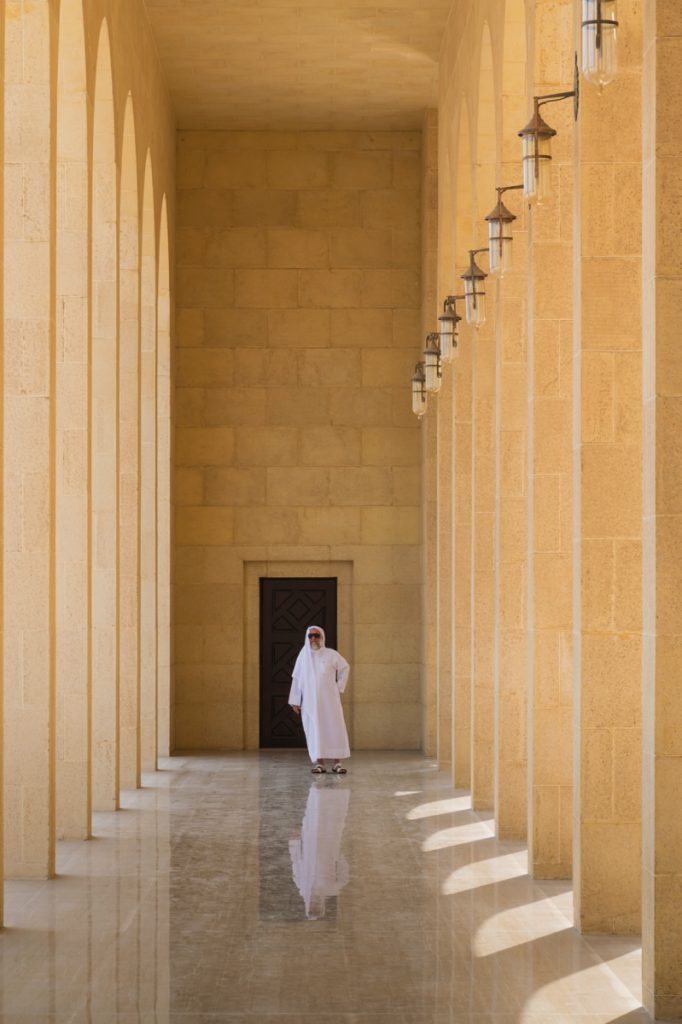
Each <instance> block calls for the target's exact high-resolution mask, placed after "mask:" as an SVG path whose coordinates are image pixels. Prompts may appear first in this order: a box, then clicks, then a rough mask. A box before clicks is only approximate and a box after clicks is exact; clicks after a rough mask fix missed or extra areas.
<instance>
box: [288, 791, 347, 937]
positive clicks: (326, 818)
mask: <svg viewBox="0 0 682 1024" xmlns="http://www.w3.org/2000/svg"><path fill="white" fill-rule="evenodd" d="M349 800H350V790H349V789H336V788H335V789H327V788H325V787H323V786H318V785H317V784H316V783H313V784H312V786H311V787H310V792H309V793H308V803H307V805H306V809H305V814H304V816H303V822H302V824H301V835H300V836H299V837H298V838H296V839H291V840H290V841H289V853H290V854H291V868H292V872H293V876H294V881H295V883H296V886H297V888H298V891H299V892H300V894H301V896H302V898H303V902H304V903H305V912H306V917H310V918H318V917H324V913H325V900H326V898H327V897H328V896H338V894H339V893H340V892H341V890H342V889H343V887H344V886H345V885H346V883H347V881H348V862H347V861H346V858H345V857H344V856H343V855H342V853H341V838H342V836H343V828H344V825H345V823H346V815H347V813H348V802H349Z"/></svg>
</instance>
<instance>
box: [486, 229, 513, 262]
mask: <svg viewBox="0 0 682 1024" xmlns="http://www.w3.org/2000/svg"><path fill="white" fill-rule="evenodd" d="M486 219H487V221H488V256H489V262H490V273H491V274H493V275H497V274H499V276H500V277H503V276H504V275H505V274H506V273H507V271H508V270H511V268H512V236H511V228H510V226H509V220H506V221H505V220H502V219H501V218H499V217H487V218H486Z"/></svg>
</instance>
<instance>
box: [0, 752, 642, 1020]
mask: <svg viewBox="0 0 682 1024" xmlns="http://www.w3.org/2000/svg"><path fill="white" fill-rule="evenodd" d="M349 767H350V771H349V774H348V775H347V776H346V777H345V778H336V777H333V776H331V775H326V776H322V777H320V778H319V779H313V778H312V776H311V775H310V774H309V770H308V768H309V766H308V764H307V761H306V760H305V755H304V753H303V752H286V753H284V752H272V753H269V752H261V753H260V754H258V753H254V754H235V755H230V756H224V757H218V756H216V757H201V758H200V757H194V758H189V757H187V758H182V757H175V758H171V759H167V760H165V761H164V762H163V770H162V771H160V772H157V773H155V774H154V775H148V776H146V777H145V784H146V788H144V789H143V790H140V791H137V792H132V793H129V794H127V798H126V801H125V807H124V809H123V810H122V811H120V812H118V813H116V814H114V813H112V814H99V815H97V816H96V832H97V835H96V838H95V839H93V840H92V841H91V842H87V843H63V844H60V851H59V859H58V870H59V877H58V878H57V879H56V880H55V881H52V882H49V883H47V882H45V883H24V882H11V883H9V884H8V886H7V901H8V907H7V923H8V928H7V930H6V931H5V932H4V933H2V934H1V935H0V955H1V957H2V959H1V965H2V970H1V974H0V985H1V996H0V1000H1V1001H0V1011H1V1013H0V1021H1V1022H3V1024H4V1022H10V1021H11V1022H18V1024H19V1022H21V1024H24V1022H26V1024H28V1022H30V1024H44V1022H48V1021H49V1022H53V1021H58V1022H60V1024H61V1022H65V1024H66V1022H74V1024H81V1022H82V1024H86V1022H87V1024H110V1022H111V1024H114V1022H116V1024H121V1022H126V1024H129V1022H133V1021H135V1022H141V1024H152V1022H154V1024H165V1022H177V1024H189V1022H192V1024H218V1022H220V1021H225V1022H228V1021H229V1022H231V1024H247V1022H248V1024H275V1022H282V1024H302V1022H305V1024H446V1022H447V1024H459V1022H462V1024H464V1022H474V1021H475V1022H481V1024H482V1022H484V1021H490V1022H495V1024H516V1022H523V1024H526V1022H534V1024H551V1022H558V1021H567V1022H568V1021H570V1022H573V1021H575V1022H581V1024H607V1022H614V1024H615V1022H618V1024H635V1022H640V1021H642V1022H643V1021H645V1020H647V1019H648V1018H647V1017H646V1015H645V1014H644V1013H643V1011H642V1010H641V1009H640V1008H639V1003H640V1000H639V996H638V994H637V989H636V986H637V985H638V984H639V971H640V965H639V955H638V951H637V948H636V945H635V944H634V943H632V942H628V941H624V940H622V939H620V940H612V939H601V940H597V939H592V938H590V939H589V940H587V939H584V938H582V937H580V936H579V935H578V934H577V933H576V932H575V931H574V930H573V928H572V927H571V894H570V889H569V886H568V885H567V884H564V883H541V884H534V883H533V882H531V881H530V879H529V878H528V876H527V875H526V874H525V868H526V861H525V853H524V851H523V849H522V848H521V846H520V845H514V844H509V843H504V844H502V843H498V842H497V841H496V840H495V839H494V838H493V835H492V826H491V822H490V821H489V820H487V818H486V817H485V816H480V815H475V814H473V813H472V811H471V810H470V801H469V798H468V796H467V795H466V794H464V793H456V792H454V791H453V790H452V788H451V786H450V783H449V780H448V778H447V777H446V775H445V774H444V773H442V772H439V771H438V770H437V769H436V768H435V767H434V765H433V764H432V763H431V761H429V760H428V759H425V758H423V757H422V756H420V755H416V754H397V753H390V754H389V753H378V754H369V753H363V754H358V755H356V756H354V757H353V759H352V761H351V762H350V765H349Z"/></svg>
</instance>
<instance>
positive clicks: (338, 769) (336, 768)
mask: <svg viewBox="0 0 682 1024" xmlns="http://www.w3.org/2000/svg"><path fill="white" fill-rule="evenodd" d="M332 771H333V772H334V775H346V769H345V768H344V767H343V765H342V764H335V765H333V766H332Z"/></svg>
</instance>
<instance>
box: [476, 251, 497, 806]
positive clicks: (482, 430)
mask: <svg viewBox="0 0 682 1024" xmlns="http://www.w3.org/2000/svg"><path fill="white" fill-rule="evenodd" d="M485 258H486V257H485V255H484V257H483V260H485ZM486 299H487V306H488V319H487V320H486V322H485V324H484V325H483V326H482V327H481V328H479V329H478V330H477V331H475V332H472V337H471V344H472V345H473V363H474V371H473V394H474V403H473V417H474V423H473V453H474V474H473V644H474V649H473V673H472V705H473V706H472V717H473V732H472V751H471V771H472V780H471V791H472V800H473V806H474V808H475V809H477V810H479V809H480V810H485V809H490V808H492V806H493V788H494V780H493V774H494V773H493V762H494V757H493V741H494V721H493V720H494V708H493V704H494V647H495V588H496V566H495V490H496V488H495V459H496V453H495V441H496V437H495V434H496V429H495V383H496V379H495V378H496V372H495V362H496V358H495V357H496V353H495V332H494V323H495V309H494V307H495V303H494V300H493V295H492V293H491V290H490V289H488V293H487V296H486Z"/></svg>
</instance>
